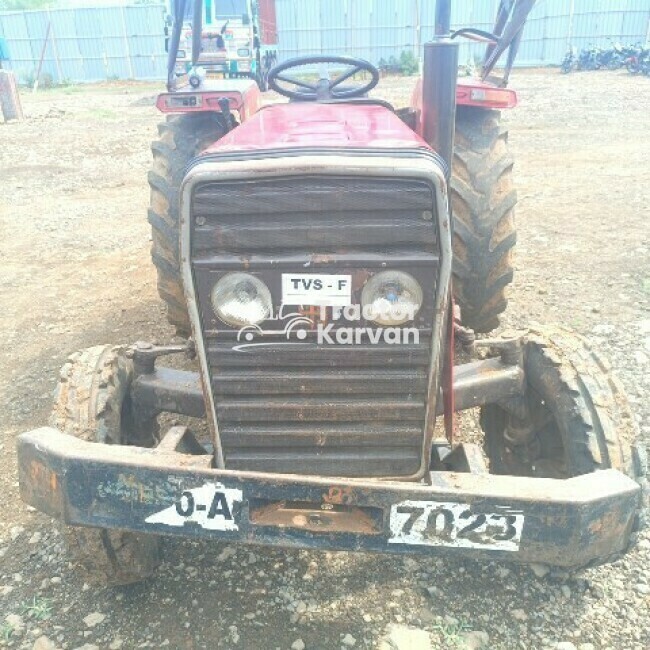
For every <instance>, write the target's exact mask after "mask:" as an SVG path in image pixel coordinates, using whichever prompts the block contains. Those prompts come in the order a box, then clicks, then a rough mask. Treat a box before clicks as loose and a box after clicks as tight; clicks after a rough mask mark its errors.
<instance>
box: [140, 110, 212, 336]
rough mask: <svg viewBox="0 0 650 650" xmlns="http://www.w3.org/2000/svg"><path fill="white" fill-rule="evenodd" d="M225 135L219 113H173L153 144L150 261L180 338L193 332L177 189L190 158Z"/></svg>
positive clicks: (178, 189)
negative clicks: (185, 285) (185, 291)
mask: <svg viewBox="0 0 650 650" xmlns="http://www.w3.org/2000/svg"><path fill="white" fill-rule="evenodd" d="M224 133H225V129H224V128H223V122H222V120H221V117H220V115H219V114H217V113H194V114H185V115H171V116H168V117H167V120H166V121H165V122H162V123H161V124H160V125H159V126H158V135H159V139H158V140H156V141H155V142H154V143H153V144H152V145H151V151H152V153H153V167H152V169H151V171H150V172H149V185H150V186H151V202H150V207H149V223H150V224H151V232H152V244H151V258H152V260H153V263H154V265H155V267H156V271H157V273H158V294H159V295H160V297H161V298H162V300H163V302H164V303H165V304H166V306H167V319H168V320H169V322H170V323H171V324H172V325H173V326H174V327H175V328H176V333H177V334H178V335H179V336H185V337H187V336H189V335H190V334H191V331H190V322H189V317H188V314H187V305H186V302H185V296H184V294H183V282H182V278H181V271H180V263H179V256H180V251H179V232H180V230H179V228H180V218H179V213H178V210H179V191H180V187H181V182H182V181H183V176H184V175H185V168H186V166H187V164H188V163H189V162H190V160H192V158H194V157H195V156H197V155H198V154H200V153H201V152H202V151H203V150H204V149H205V148H206V147H207V146H209V145H210V144H212V143H213V142H215V141H217V140H218V139H219V138H221V137H222V136H223V134H224Z"/></svg>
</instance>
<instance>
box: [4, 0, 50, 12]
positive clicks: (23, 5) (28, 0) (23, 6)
mask: <svg viewBox="0 0 650 650" xmlns="http://www.w3.org/2000/svg"><path fill="white" fill-rule="evenodd" d="M54 3H55V0H0V11H32V10H34V9H43V8H44V7H49V6H50V5H53V4H54Z"/></svg>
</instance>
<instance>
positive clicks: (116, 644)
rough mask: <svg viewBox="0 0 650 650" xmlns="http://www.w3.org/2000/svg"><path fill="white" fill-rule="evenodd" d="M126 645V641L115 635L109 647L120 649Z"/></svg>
mask: <svg viewBox="0 0 650 650" xmlns="http://www.w3.org/2000/svg"><path fill="white" fill-rule="evenodd" d="M123 645H124V641H122V639H120V637H119V636H118V637H115V638H114V639H113V640H112V641H111V642H110V644H109V646H108V649H109V650H120V648H121V647H122V646H123Z"/></svg>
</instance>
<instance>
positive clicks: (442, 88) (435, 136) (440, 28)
mask: <svg viewBox="0 0 650 650" xmlns="http://www.w3.org/2000/svg"><path fill="white" fill-rule="evenodd" d="M450 14H451V0H437V1H436V33H435V36H434V38H433V40H432V41H430V42H428V43H425V44H424V61H423V68H422V115H421V120H422V134H423V137H424V139H425V140H426V141H427V142H428V143H429V144H430V145H431V147H433V149H434V150H435V151H436V152H437V153H438V155H439V156H440V157H441V158H442V159H443V160H444V161H445V163H446V165H447V173H448V174H451V163H452V158H453V154H454V124H455V122H456V81H457V79H458V43H457V42H456V41H453V40H452V39H451V38H450V35H449V30H450V24H451V21H450Z"/></svg>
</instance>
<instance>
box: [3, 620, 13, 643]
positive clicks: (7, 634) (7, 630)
mask: <svg viewBox="0 0 650 650" xmlns="http://www.w3.org/2000/svg"><path fill="white" fill-rule="evenodd" d="M14 632H15V630H14V626H13V625H12V624H11V623H2V624H0V639H2V640H3V641H4V642H5V643H6V642H7V641H9V639H11V637H12V636H13V633H14Z"/></svg>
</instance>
